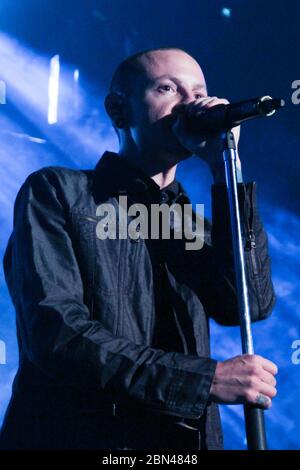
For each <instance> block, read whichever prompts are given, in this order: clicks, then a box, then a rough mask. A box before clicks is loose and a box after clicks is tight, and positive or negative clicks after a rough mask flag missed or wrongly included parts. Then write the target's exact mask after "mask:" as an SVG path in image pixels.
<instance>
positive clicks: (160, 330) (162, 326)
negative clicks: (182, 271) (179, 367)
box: [152, 179, 185, 352]
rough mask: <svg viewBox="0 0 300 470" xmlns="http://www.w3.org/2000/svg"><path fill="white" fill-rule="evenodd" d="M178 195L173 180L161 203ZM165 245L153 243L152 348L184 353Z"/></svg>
mask: <svg viewBox="0 0 300 470" xmlns="http://www.w3.org/2000/svg"><path fill="white" fill-rule="evenodd" d="M179 194H180V187H179V184H178V182H177V181H176V179H175V180H173V181H172V183H170V184H169V185H168V186H165V187H164V188H163V189H162V190H161V203H165V204H168V205H171V204H172V203H175V202H176V199H177V197H178V196H179ZM171 236H172V235H171ZM152 243H153V241H152ZM166 243H168V240H162V239H161V235H160V239H159V240H155V241H154V245H155V253H156V258H157V259H156V261H157V262H156V263H155V268H154V274H153V275H154V286H155V305H156V322H155V331H154V338H153V344H152V346H153V347H155V348H158V349H163V350H164V351H175V352H185V351H184V345H183V343H185V341H184V339H183V338H182V336H181V335H182V332H181V328H180V326H179V325H178V323H177V318H176V316H175V315H174V311H173V308H172V304H171V298H170V289H171V286H170V283H169V280H168V276H167V272H166V266H165V258H164V247H165V244H166Z"/></svg>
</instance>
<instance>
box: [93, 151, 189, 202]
mask: <svg viewBox="0 0 300 470" xmlns="http://www.w3.org/2000/svg"><path fill="white" fill-rule="evenodd" d="M178 185H179V190H180V191H179V195H178V196H185V197H187V195H186V193H185V190H184V189H183V187H182V185H181V183H179V181H178ZM93 192H94V195H95V199H96V202H97V203H98V202H100V201H103V200H105V199H107V198H108V197H111V196H117V195H120V194H128V195H130V196H131V197H132V198H133V199H134V200H135V201H139V202H144V203H147V202H148V203H149V202H152V203H158V204H159V203H161V202H162V201H161V190H160V187H159V186H158V184H156V183H155V182H154V181H153V180H152V178H150V176H148V175H146V174H145V173H144V172H143V171H142V170H140V169H139V168H138V167H136V166H134V165H132V164H131V163H130V162H128V161H125V160H124V159H123V158H122V157H120V156H119V155H118V154H116V153H114V152H108V151H106V152H105V153H104V154H103V155H102V157H101V158H100V160H99V161H98V163H97V165H96V166H95V168H94V177H93ZM176 199H178V198H176Z"/></svg>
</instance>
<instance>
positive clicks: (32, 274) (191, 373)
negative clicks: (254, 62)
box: [0, 48, 277, 451]
mask: <svg viewBox="0 0 300 470" xmlns="http://www.w3.org/2000/svg"><path fill="white" fill-rule="evenodd" d="M220 103H225V104H226V103H228V101H227V100H225V99H219V98H217V97H214V96H208V95H207V88H206V83H205V79H204V76H203V72H202V70H201V68H200V66H199V64H198V63H197V62H196V61H195V60H194V59H193V58H192V57H191V56H190V55H189V54H187V53H186V52H184V51H183V50H180V49H176V48H170V49H168V48H161V49H152V50H148V51H143V52H141V53H139V54H136V55H134V56H131V57H129V58H127V59H126V60H125V61H124V62H122V63H121V64H120V65H119V67H118V68H117V70H116V72H115V74H114V76H113V78H112V81H111V87H110V91H109V94H108V95H107V97H106V100H105V106H106V110H107V113H108V115H109V116H110V118H111V121H112V123H113V126H114V128H115V130H116V132H117V134H118V138H119V143H120V148H119V152H118V154H115V153H112V152H105V154H104V155H103V156H102V158H101V159H100V160H99V162H98V163H97V165H96V167H95V169H94V170H73V169H69V168H63V167H45V168H42V169H40V170H38V171H36V172H34V173H32V174H31V175H29V177H28V178H27V179H26V181H25V183H24V184H23V186H22V187H21V189H20V191H19V193H18V195H17V198H16V203H15V212H14V229H13V232H12V235H11V237H10V239H9V243H8V246H7V250H6V253H5V257H4V269H5V276H6V281H7V284H8V287H9V292H10V295H11V298H12V301H13V303H14V306H15V309H16V315H17V333H18V341H19V350H20V361H19V369H18V372H17V375H16V377H15V380H14V384H13V393H12V398H11V401H10V404H9V407H8V410H7V413H6V416H5V420H4V424H3V428H2V432H1V437H0V447H1V448H2V449H161V450H165V449H174V450H176V449H177V450H181V451H184V450H190V449H194V450H197V449H222V448H223V445H222V431H221V425H220V418H219V412H218V406H217V404H218V403H228V404H241V403H249V404H258V405H259V406H261V407H262V408H264V409H267V408H269V407H270V406H271V402H272V399H273V398H274V397H275V395H276V388H275V385H276V380H275V378H274V376H275V375H276V373H277V367H276V365H275V364H274V363H273V362H271V361H269V360H268V359H265V358H263V357H261V356H258V355H253V356H250V355H240V356H236V357H233V358H230V359H228V360H226V361H224V362H218V361H216V360H215V359H213V358H211V357H210V347H209V318H213V319H214V320H215V321H217V322H218V323H219V324H221V325H238V323H239V320H238V318H239V317H238V311H237V297H236V290H235V280H234V271H233V256H232V242H231V235H230V223H229V218H228V217H229V215H228V203H227V197H226V186H225V180H224V171H223V162H222V152H221V143H220V136H219V135H218V133H215V134H210V135H209V136H208V135H201V134H195V133H194V134H191V133H190V131H189V129H188V125H187V120H188V117H189V116H193V115H195V114H196V113H198V112H199V111H201V110H203V109H206V108H210V107H212V106H215V105H217V104H220ZM234 133H235V138H236V141H238V138H239V130H238V128H235V131H234ZM193 154H194V155H197V156H198V157H200V158H202V159H203V160H205V162H206V163H207V164H208V166H209V168H210V170H211V173H212V176H213V178H214V184H213V186H212V224H209V223H208V222H206V224H205V234H204V235H205V236H204V244H203V246H202V247H201V249H197V250H187V249H186V248H185V240H184V239H175V238H172V239H164V238H163V237H159V238H155V239H151V238H148V239H146V238H143V237H142V236H141V237H139V238H130V237H115V238H113V237H106V238H105V237H103V238H101V237H99V236H97V230H96V229H97V227H98V228H99V223H101V220H103V219H100V218H99V211H98V212H97V210H98V208H99V207H100V206H101V205H102V204H110V205H111V207H114V208H115V209H118V206H119V200H120V199H119V197H120V196H126V198H127V202H128V206H130V205H132V204H137V203H139V204H143V205H144V206H145V207H146V208H147V209H149V213H150V208H151V206H152V205H154V204H161V203H165V204H168V205H169V206H170V205H172V204H173V203H175V202H176V203H177V204H180V205H184V204H187V203H188V202H189V199H188V197H187V195H186V193H185V191H184V189H183V187H182V185H181V184H180V182H179V181H177V179H176V177H175V173H176V167H177V164H178V163H179V162H180V161H181V160H184V159H186V158H188V157H190V156H191V155H193ZM237 168H238V178H239V184H238V190H239V204H240V212H241V222H242V229H243V242H244V250H245V261H246V271H247V281H248V290H249V297H250V299H249V300H250V307H251V316H252V321H258V320H261V319H264V318H266V317H268V315H269V314H270V313H271V311H272V308H273V306H274V302H275V296H274V291H273V285H272V281H271V274H270V259H269V256H268V246H267V237H266V234H265V231H264V229H263V227H262V224H261V222H260V219H259V216H258V213H257V208H256V185H255V183H253V182H252V183H243V182H242V173H241V163H240V161H239V160H238V162H237ZM117 222H118V220H117ZM129 222H130V216H129V215H128V216H127V223H129ZM150 223H151V221H150ZM172 230H173V232H174V227H173V228H172ZM250 241H251V243H250ZM224 334H226V333H224ZM228 357H230V351H228Z"/></svg>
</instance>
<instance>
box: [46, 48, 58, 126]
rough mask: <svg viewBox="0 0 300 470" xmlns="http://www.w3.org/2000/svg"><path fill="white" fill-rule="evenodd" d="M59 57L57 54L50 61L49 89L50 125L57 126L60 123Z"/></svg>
mask: <svg viewBox="0 0 300 470" xmlns="http://www.w3.org/2000/svg"><path fill="white" fill-rule="evenodd" d="M59 73H60V64H59V55H58V54H56V55H55V56H54V57H52V59H51V61H50V75H49V87H48V123H49V124H56V123H57V121H58V99H59Z"/></svg>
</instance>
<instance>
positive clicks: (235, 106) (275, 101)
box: [187, 96, 285, 133]
mask: <svg viewBox="0 0 300 470" xmlns="http://www.w3.org/2000/svg"><path fill="white" fill-rule="evenodd" d="M284 105H285V102H284V100H283V99H281V98H271V96H262V97H259V98H252V99H250V100H244V101H239V102H237V103H229V104H217V105H216V106H212V107H211V108H208V109H203V110H201V111H199V112H198V113H197V114H196V115H195V116H190V117H187V126H188V129H189V130H190V131H191V132H194V133H197V132H198V133H199V132H200V133H203V132H207V133H208V132H217V131H222V130H228V129H232V128H233V127H236V126H238V125H239V124H241V123H242V122H244V121H247V120H248V119H254V118H258V117H263V116H272V115H273V114H274V113H275V111H276V110H277V109H280V108H282V107H283V106H284Z"/></svg>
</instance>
